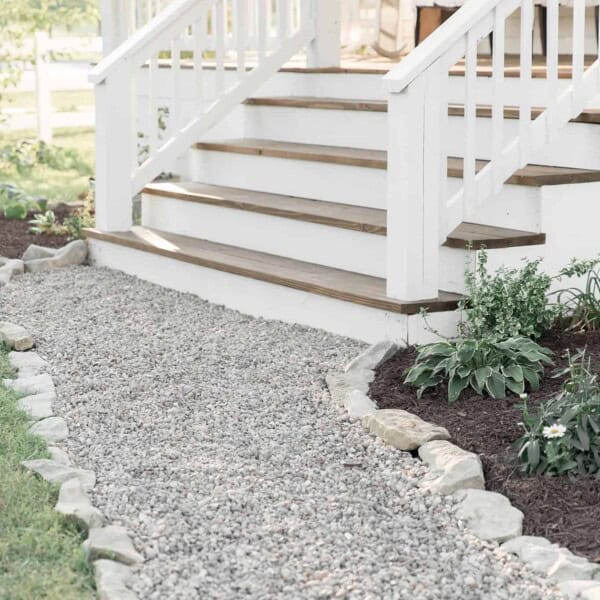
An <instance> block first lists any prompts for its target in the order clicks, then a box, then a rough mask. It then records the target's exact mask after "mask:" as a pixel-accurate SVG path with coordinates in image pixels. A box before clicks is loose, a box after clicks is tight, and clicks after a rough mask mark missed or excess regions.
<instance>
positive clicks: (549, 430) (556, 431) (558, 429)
mask: <svg viewBox="0 0 600 600" xmlns="http://www.w3.org/2000/svg"><path fill="white" fill-rule="evenodd" d="M542 433H543V435H544V437H545V438H547V439H549V440H551V439H554V438H561V437H563V436H564V435H565V433H567V428H566V427H565V426H564V425H559V424H558V423H554V424H553V425H550V427H544V430H543V431H542Z"/></svg>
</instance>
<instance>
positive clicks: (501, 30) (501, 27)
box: [492, 6, 506, 191]
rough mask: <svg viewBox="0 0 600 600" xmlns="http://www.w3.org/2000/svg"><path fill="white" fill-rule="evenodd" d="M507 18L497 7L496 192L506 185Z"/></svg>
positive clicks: (495, 77)
mask: <svg viewBox="0 0 600 600" xmlns="http://www.w3.org/2000/svg"><path fill="white" fill-rule="evenodd" d="M505 34H506V31H505V16H504V11H503V10H502V8H501V7H500V6H496V10H495V15H494V47H493V55H494V56H493V58H492V77H493V86H494V98H493V103H492V163H493V166H492V170H493V173H492V185H493V189H494V190H495V191H498V190H499V188H500V187H501V186H502V185H503V183H504V177H502V170H501V169H500V168H499V166H500V162H501V158H502V149H503V147H504V66H505V62H504V50H505Z"/></svg>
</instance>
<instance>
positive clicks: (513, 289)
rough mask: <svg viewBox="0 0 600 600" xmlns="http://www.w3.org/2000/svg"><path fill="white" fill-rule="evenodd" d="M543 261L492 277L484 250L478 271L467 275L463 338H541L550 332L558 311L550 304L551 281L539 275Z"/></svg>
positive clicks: (503, 271)
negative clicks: (546, 332)
mask: <svg viewBox="0 0 600 600" xmlns="http://www.w3.org/2000/svg"><path fill="white" fill-rule="evenodd" d="M540 262H541V261H540V260H535V261H530V262H527V263H526V264H525V266H524V267H522V268H521V269H506V268H500V269H498V271H497V272H496V273H495V274H493V275H492V274H490V273H489V271H488V266H487V263H488V255H487V253H486V252H485V250H481V251H480V252H479V255H478V259H477V266H476V268H475V272H472V271H470V270H467V272H466V273H465V283H466V288H467V296H466V298H465V299H464V300H462V301H461V303H460V307H459V308H460V310H462V311H464V314H465V317H466V321H465V322H463V323H461V326H460V333H461V335H462V336H463V337H472V338H477V339H484V338H487V337H490V336H491V337H493V338H494V339H497V340H506V339H508V338H514V337H520V336H524V337H531V338H538V337H540V336H541V335H542V334H543V333H544V332H545V331H547V330H548V329H550V328H551V327H552V325H553V323H554V321H555V320H556V318H557V316H558V308H557V307H556V306H555V305H551V304H550V303H549V301H548V290H549V289H550V285H551V283H552V278H551V277H550V276H548V275H546V274H544V273H540V271H539V266H540Z"/></svg>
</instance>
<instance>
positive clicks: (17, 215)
mask: <svg viewBox="0 0 600 600" xmlns="http://www.w3.org/2000/svg"><path fill="white" fill-rule="evenodd" d="M4 216H5V217H6V218H7V219H14V220H18V221H22V220H23V219H25V218H27V206H25V204H23V203H22V202H13V203H12V204H9V205H8V206H6V207H5V208H4Z"/></svg>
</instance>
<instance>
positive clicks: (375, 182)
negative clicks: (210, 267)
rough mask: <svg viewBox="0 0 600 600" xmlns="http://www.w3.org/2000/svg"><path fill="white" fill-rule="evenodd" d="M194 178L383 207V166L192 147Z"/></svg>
mask: <svg viewBox="0 0 600 600" xmlns="http://www.w3.org/2000/svg"><path fill="white" fill-rule="evenodd" d="M192 161H193V163H192V164H193V167H192V173H193V180H194V181H201V182H203V183H210V184H213V185H224V186H230V187H237V188H243V189H248V190H257V191H261V192H271V193H273V194H284V195H286V196H299V197H301V198H311V199H314V200H324V201H326V202H339V203H340V204H352V205H354V206H367V207H370V208H385V190H386V171H385V170H383V169H371V168H365V167H355V166H348V165H333V164H330V163H324V162H313V161H304V160H293V159H286V158H273V157H270V156H257V155H250V154H236V153H231V152H214V151H209V150H193V151H192Z"/></svg>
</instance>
